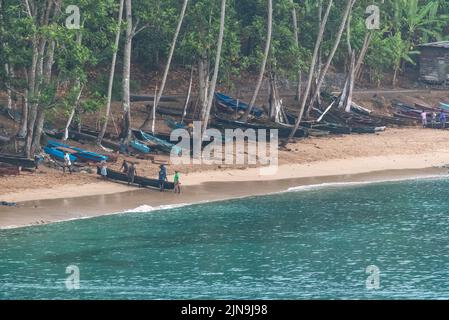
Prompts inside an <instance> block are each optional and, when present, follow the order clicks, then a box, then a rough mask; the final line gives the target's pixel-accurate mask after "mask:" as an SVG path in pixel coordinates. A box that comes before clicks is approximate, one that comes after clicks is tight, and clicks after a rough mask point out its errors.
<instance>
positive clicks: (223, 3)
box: [202, 0, 226, 135]
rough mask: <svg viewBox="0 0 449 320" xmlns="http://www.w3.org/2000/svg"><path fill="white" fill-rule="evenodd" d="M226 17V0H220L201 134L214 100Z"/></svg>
mask: <svg viewBox="0 0 449 320" xmlns="http://www.w3.org/2000/svg"><path fill="white" fill-rule="evenodd" d="M225 18H226V0H221V18H220V34H219V36H218V44H217V55H216V57H215V67H214V75H213V76H212V81H211V83H210V88H209V97H208V99H207V105H206V114H205V116H204V119H202V120H203V135H204V134H205V133H206V130H207V126H208V123H209V116H210V110H211V108H212V102H213V101H214V95H215V87H216V86H217V79H218V70H219V69H220V59H221V50H222V47H223V36H224V28H225Z"/></svg>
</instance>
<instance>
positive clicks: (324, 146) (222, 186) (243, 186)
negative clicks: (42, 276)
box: [0, 129, 449, 228]
mask: <svg viewBox="0 0 449 320" xmlns="http://www.w3.org/2000/svg"><path fill="white" fill-rule="evenodd" d="M349 145H351V146H352V147H351V148H349V147H348V146H349ZM289 148H290V149H292V150H298V151H294V152H281V153H280V165H279V168H278V170H277V172H276V173H275V174H274V175H268V176H267V175H261V171H260V168H246V169H242V168H238V169H232V168H226V169H224V168H221V169H220V168H209V169H204V168H203V169H202V170H198V171H195V168H193V169H192V168H190V171H189V168H184V171H181V172H187V173H185V174H183V175H182V182H183V193H182V194H181V195H175V194H173V193H171V192H166V193H162V194H161V193H160V192H158V191H156V190H149V189H139V188H134V187H128V186H127V185H125V184H120V183H113V182H104V181H101V180H99V179H98V178H97V177H96V176H95V175H93V174H74V175H73V176H70V175H65V176H62V174H61V173H58V172H57V173H54V172H47V173H45V174H40V175H39V174H34V175H31V174H30V175H23V176H19V177H10V178H7V179H9V181H8V182H6V181H5V180H6V179H2V181H1V183H3V184H4V183H8V184H10V183H14V179H16V181H18V182H19V183H17V184H15V186H16V188H17V186H19V185H20V183H21V180H22V179H24V180H25V181H27V180H28V181H30V182H29V185H30V187H27V186H26V185H22V187H21V189H20V190H17V189H16V190H14V191H12V192H8V191H9V190H8V187H7V186H4V187H3V189H2V190H3V192H2V193H1V194H0V200H1V201H8V202H17V203H18V204H19V206H18V207H0V228H11V227H22V226H28V225H36V224H44V223H51V222H58V221H66V220H71V219H79V218H88V217H94V216H100V215H105V214H112V213H121V212H125V211H127V210H135V209H136V208H138V209H137V210H138V211H139V210H141V211H150V210H152V209H153V208H158V207H161V206H173V205H180V204H192V203H199V202H205V201H217V200H224V199H231V198H237V197H246V196H252V195H263V194H268V193H273V192H282V191H286V190H288V189H289V188H292V187H298V186H306V185H319V184H323V183H348V182H367V181H387V180H396V179H410V178H416V177H428V176H435V175H436V176H444V175H446V174H447V169H446V168H445V165H447V164H449V132H447V131H436V130H435V131H433V130H420V129H401V130H399V129H393V130H389V131H387V132H385V133H382V134H379V135H370V136H365V135H361V136H342V137H333V138H315V139H308V140H306V141H302V142H298V143H297V144H294V145H290V146H289ZM300 150H301V151H300ZM314 150H315V151H314ZM316 150H318V151H319V152H318V155H321V159H319V158H318V159H316V160H314V159H310V158H309V156H311V155H312V154H313V156H314V157H316V156H317V152H316ZM295 156H296V157H295ZM153 169H154V168H153ZM172 169H173V168H170V170H172ZM178 169H179V168H178ZM56 175H59V179H58V177H57V176H56ZM33 179H40V180H39V183H41V184H42V185H43V186H41V187H32V186H33V183H34V184H36V183H37V182H36V181H34V180H33ZM46 179H56V180H54V181H55V183H53V184H52V183H51V182H49V181H46ZM45 181H46V182H45ZM45 183H49V184H48V185H45ZM142 206H143V207H142ZM139 207H140V208H139Z"/></svg>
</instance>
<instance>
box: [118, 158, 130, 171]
mask: <svg viewBox="0 0 449 320" xmlns="http://www.w3.org/2000/svg"><path fill="white" fill-rule="evenodd" d="M128 170H129V165H128V161H126V160H123V163H122V167H121V168H120V171H122V172H123V173H125V174H128Z"/></svg>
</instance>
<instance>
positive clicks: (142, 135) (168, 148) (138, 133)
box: [133, 130, 182, 154]
mask: <svg viewBox="0 0 449 320" xmlns="http://www.w3.org/2000/svg"><path fill="white" fill-rule="evenodd" d="M133 134H134V136H135V137H136V138H137V139H138V140H140V141H144V142H147V143H151V144H152V145H153V146H154V148H155V149H156V150H160V151H162V152H166V153H171V152H172V150H174V152H175V153H176V154H181V153H182V149H181V148H179V147H177V146H176V145H174V144H173V143H170V142H168V141H167V140H164V139H160V138H158V137H156V136H154V135H153V134H151V133H148V132H144V131H142V130H133Z"/></svg>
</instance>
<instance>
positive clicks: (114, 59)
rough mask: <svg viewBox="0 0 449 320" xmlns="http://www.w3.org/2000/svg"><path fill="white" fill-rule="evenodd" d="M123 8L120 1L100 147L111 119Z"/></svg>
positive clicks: (99, 140)
mask: <svg viewBox="0 0 449 320" xmlns="http://www.w3.org/2000/svg"><path fill="white" fill-rule="evenodd" d="M123 6H124V0H120V9H119V15H118V30H117V33H116V34H115V44H114V53H113V55H112V63H111V72H110V74H109V85H108V101H107V104H106V117H105V119H104V123H103V127H102V128H101V131H100V134H99V135H98V138H97V144H98V145H101V142H102V141H103V138H104V135H105V134H106V130H107V128H108V122H109V117H110V114H111V101H112V88H113V86H114V75H115V65H116V63H117V52H118V46H119V43H120V34H121V26H122V18H123Z"/></svg>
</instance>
